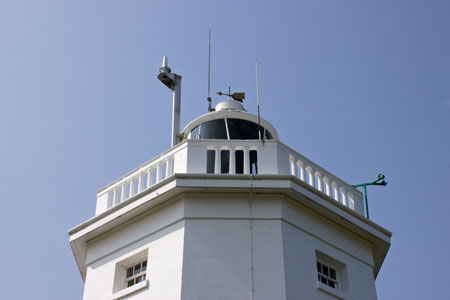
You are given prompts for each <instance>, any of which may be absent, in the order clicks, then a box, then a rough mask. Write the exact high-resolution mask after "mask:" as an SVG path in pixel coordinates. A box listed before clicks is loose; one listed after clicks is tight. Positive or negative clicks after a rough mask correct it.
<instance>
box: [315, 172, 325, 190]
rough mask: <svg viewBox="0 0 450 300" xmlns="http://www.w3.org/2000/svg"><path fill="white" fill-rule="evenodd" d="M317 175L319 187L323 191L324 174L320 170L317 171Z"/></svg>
mask: <svg viewBox="0 0 450 300" xmlns="http://www.w3.org/2000/svg"><path fill="white" fill-rule="evenodd" d="M315 175H316V177H317V189H318V190H319V191H321V192H323V184H322V174H321V173H320V172H319V171H316V173H315Z"/></svg>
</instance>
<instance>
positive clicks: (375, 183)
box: [352, 173, 387, 219]
mask: <svg viewBox="0 0 450 300" xmlns="http://www.w3.org/2000/svg"><path fill="white" fill-rule="evenodd" d="M380 180H382V181H381V182H380ZM368 185H382V186H386V185H387V182H386V181H384V175H383V174H381V173H380V174H378V178H377V179H376V180H374V181H372V182H366V183H361V184H355V185H352V186H353V187H354V188H358V187H363V188H364V199H365V201H366V215H367V219H369V203H368V201H367V186H368Z"/></svg>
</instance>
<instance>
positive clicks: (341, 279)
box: [314, 249, 350, 300]
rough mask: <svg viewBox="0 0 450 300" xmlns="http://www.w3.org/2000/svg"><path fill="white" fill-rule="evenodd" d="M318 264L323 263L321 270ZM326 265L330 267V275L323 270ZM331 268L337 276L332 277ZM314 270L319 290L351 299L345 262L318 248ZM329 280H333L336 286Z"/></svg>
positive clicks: (337, 296) (340, 297)
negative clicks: (323, 280)
mask: <svg viewBox="0 0 450 300" xmlns="http://www.w3.org/2000/svg"><path fill="white" fill-rule="evenodd" d="M341 258H342V257H341ZM318 264H320V265H321V267H320V271H319V270H318ZM324 266H325V267H327V268H328V275H327V274H326V272H324V271H323V270H324V268H323V267H324ZM330 269H331V270H333V271H334V273H335V276H334V277H335V278H332V276H331V272H330ZM314 271H315V272H314V277H315V282H316V287H317V289H318V290H320V291H322V292H325V293H327V294H330V295H333V296H334V297H336V298H338V299H341V300H348V299H350V296H349V294H348V276H347V268H346V264H345V263H343V262H342V261H339V260H337V259H335V258H333V257H332V256H330V255H327V254H325V253H324V252H322V251H319V250H317V249H316V262H315V266H314ZM322 278H323V279H325V280H326V283H324V282H322ZM329 282H333V283H334V287H333V286H332V285H333V284H331V285H330V284H329Z"/></svg>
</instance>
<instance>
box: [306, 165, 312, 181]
mask: <svg viewBox="0 0 450 300" xmlns="http://www.w3.org/2000/svg"><path fill="white" fill-rule="evenodd" d="M306 170H307V171H308V180H309V185H310V186H314V170H313V168H311V167H310V166H307V167H306Z"/></svg>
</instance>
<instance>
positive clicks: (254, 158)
mask: <svg viewBox="0 0 450 300" xmlns="http://www.w3.org/2000/svg"><path fill="white" fill-rule="evenodd" d="M250 174H258V151H256V150H250Z"/></svg>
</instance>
